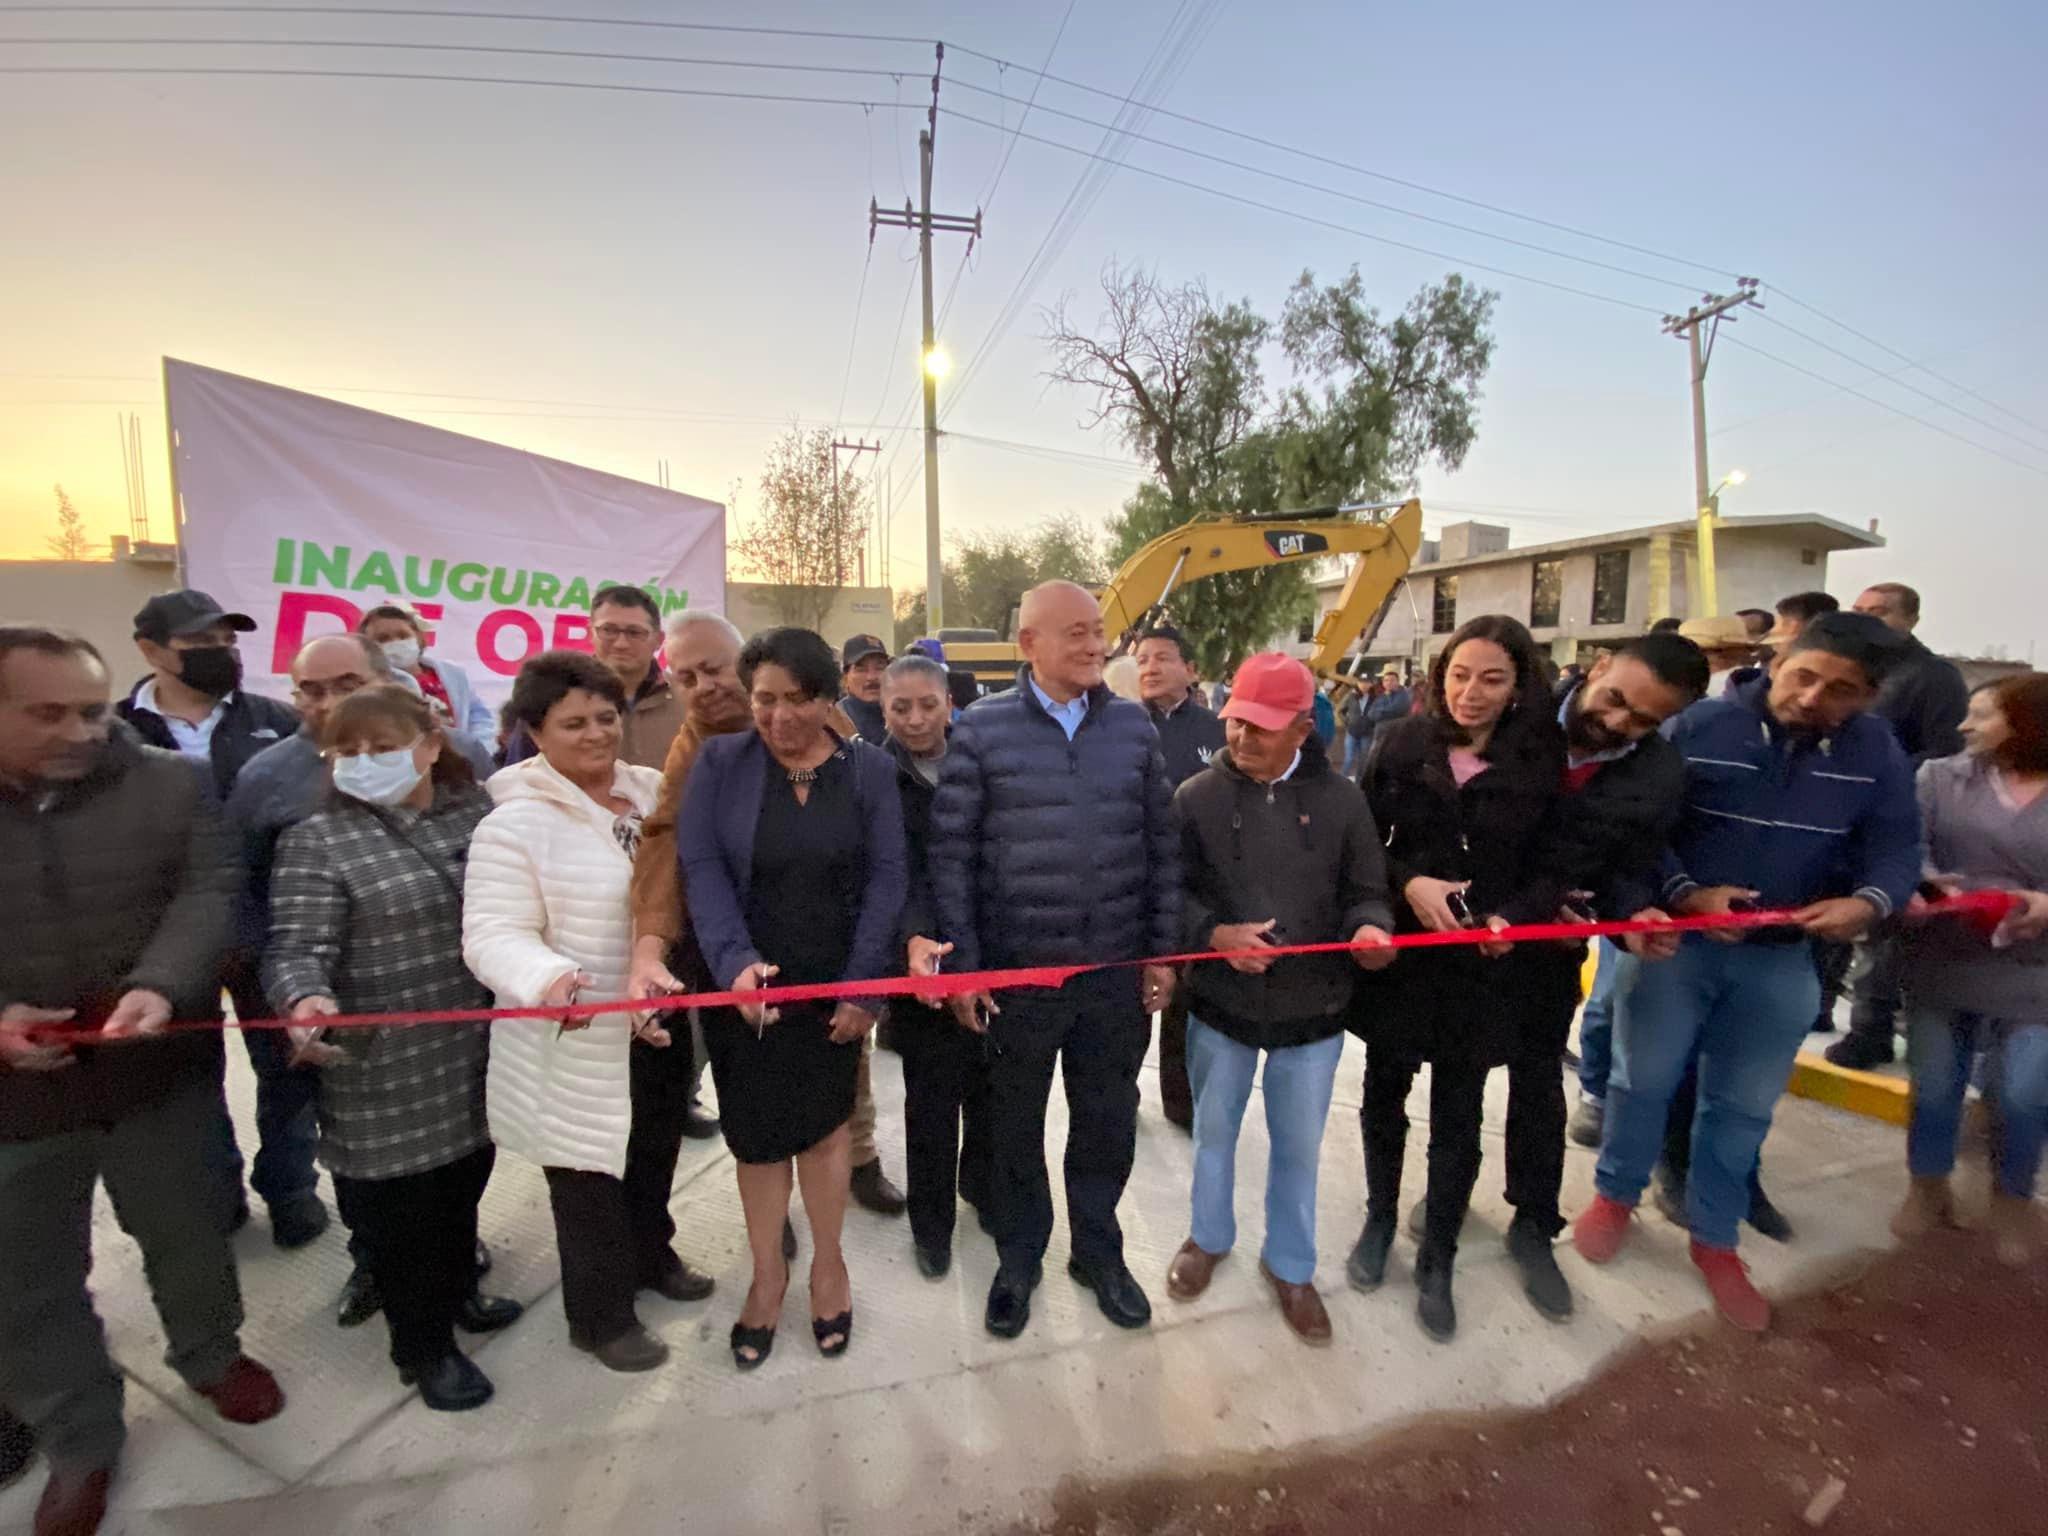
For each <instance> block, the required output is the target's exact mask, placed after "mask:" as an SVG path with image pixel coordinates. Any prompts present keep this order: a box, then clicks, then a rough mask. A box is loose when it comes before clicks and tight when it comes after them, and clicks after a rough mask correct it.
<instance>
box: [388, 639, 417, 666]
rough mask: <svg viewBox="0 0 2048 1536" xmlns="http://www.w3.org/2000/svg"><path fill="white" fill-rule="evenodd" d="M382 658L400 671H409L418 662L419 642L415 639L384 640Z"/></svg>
mask: <svg viewBox="0 0 2048 1536" xmlns="http://www.w3.org/2000/svg"><path fill="white" fill-rule="evenodd" d="M384 659H385V660H387V661H389V662H390V663H391V665H393V666H394V667H396V668H398V670H399V671H401V672H410V671H411V670H412V669H413V668H414V667H416V666H418V665H419V664H420V643H419V641H417V640H386V641H385V642H384Z"/></svg>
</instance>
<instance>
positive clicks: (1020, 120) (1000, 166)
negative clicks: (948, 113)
mask: <svg viewBox="0 0 2048 1536" xmlns="http://www.w3.org/2000/svg"><path fill="white" fill-rule="evenodd" d="M1080 3H1081V0H1067V13H1066V14H1065V15H1064V16H1062V17H1060V24H1059V27H1058V28H1057V29H1056V30H1055V31H1054V32H1053V35H1052V44H1051V46H1050V47H1048V48H1047V49H1046V50H1045V62H1046V64H1048V65H1050V64H1051V63H1052V56H1053V55H1054V54H1056V53H1058V52H1059V51H1060V39H1061V38H1063V37H1065V36H1066V35H1067V23H1068V22H1070V21H1072V20H1073V19H1074V8H1075V7H1076V6H1078V5H1079V4H1080ZM1007 67H1008V66H1007V65H1003V64H998V65H997V66H996V68H997V75H996V78H997V79H998V80H999V81H1000V80H1001V78H1002V74H1001V72H1002V70H1003V69H1005V68H1007ZM953 83H954V84H955V85H965V84H966V83H967V82H966V81H964V80H958V79H956V80H955V81H954V82H953ZM1044 85H1045V71H1044V69H1043V68H1041V69H1040V70H1039V71H1038V79H1037V80H1036V81H1035V82H1034V83H1033V85H1032V87H1031V99H1030V100H1028V101H1026V102H1025V103H1024V110H1023V111H1022V112H1020V113H1018V114H1017V126H1018V127H1019V128H1022V127H1023V126H1024V121H1025V119H1026V118H1028V117H1030V116H1031V109H1032V108H1033V107H1035V106H1037V105H1038V93H1039V91H1040V90H1041V89H1043V88H1044ZM977 89H979V87H977ZM1016 152H1017V141H1016V140H1015V139H1012V140H1010V142H1009V144H1008V145H1007V146H1006V147H1005V148H1004V150H1003V158H1002V159H1001V160H999V161H997V162H996V173H995V175H994V176H992V177H990V178H989V184H988V190H987V191H985V192H983V193H982V194H981V196H980V198H978V199H977V201H978V202H979V203H980V205H981V206H982V207H983V208H987V207H988V205H989V204H990V203H991V202H993V201H994V200H995V195H996V188H997V187H999V186H1001V185H1002V181H1003V172H1005V171H1007V170H1008V169H1009V168H1010V156H1012V155H1013V154H1015V153H1016Z"/></svg>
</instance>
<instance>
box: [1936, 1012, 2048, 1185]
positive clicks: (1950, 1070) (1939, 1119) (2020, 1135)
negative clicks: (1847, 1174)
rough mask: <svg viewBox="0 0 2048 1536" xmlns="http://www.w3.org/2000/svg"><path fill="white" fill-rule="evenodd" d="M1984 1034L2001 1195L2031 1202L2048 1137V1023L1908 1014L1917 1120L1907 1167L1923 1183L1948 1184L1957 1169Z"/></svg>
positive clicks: (1947, 1013) (1972, 1016) (1962, 1015)
mask: <svg viewBox="0 0 2048 1536" xmlns="http://www.w3.org/2000/svg"><path fill="white" fill-rule="evenodd" d="M1980 1031H1981V1043H1982V1044H1983V1046H1984V1048H1985V1051H1986V1058H1987V1065H1988V1066H1990V1067H1991V1072H1990V1073H1988V1074H1987V1075H1989V1076H1991V1078H1992V1082H1991V1083H1990V1085H1989V1086H1990V1088H1991V1091H1992V1092H1993V1093H1995V1094H1996V1096H1997V1099H1998V1125H1999V1133H2000V1134H1999V1138H1998V1142H1999V1144H1998V1147H1997V1150H1996V1154H1995V1155H1996V1158H1997V1163H1998V1192H1999V1193H2000V1194H2003V1195H2018V1196H2019V1197H2020V1198H2022V1199H2031V1198H2033V1194H2034V1180H2035V1176H2036V1175H2037V1174H2038V1172H2039V1171H2040V1167H2041V1146H2042V1140H2043V1137H2044V1135H2048V1024H2042V1023H2035V1022H2032V1021H2026V1022H2021V1021H2019V1020H2014V1019H1980V1018H1979V1017H1978V1016H1977V1015H1976V1014H1973V1013H1958V1012H1954V1011H1952V1010H1949V1009H1944V1008H1921V1007H1913V1008H1910V1009H1908V1011H1907V1016H1906V1050H1907V1057H1908V1059H1909V1060H1910V1061H1911V1062H1912V1064H1913V1119H1912V1123H1911V1124H1910V1125H1909V1126H1908V1127H1907V1130H1906V1166H1907V1168H1908V1169H1909V1170H1910V1171H1911V1173H1912V1175H1913V1177H1914V1178H1916V1179H1932V1178H1942V1177H1944V1176H1946V1175H1947V1174H1948V1173H1949V1172H1951V1171H1952V1170H1953V1169H1954V1168H1955V1165H1956V1133H1957V1130H1958V1129H1959V1127H1960V1125H1961V1122H1962V1109H1963V1090H1964V1088H1965V1087H1966V1086H1968V1084H1969V1080H1970V1063H1971V1059H1972V1057H1973V1056H1974V1055H1975V1054H1976V1047H1977V1045H1978V1044H1979V1043H1980Z"/></svg>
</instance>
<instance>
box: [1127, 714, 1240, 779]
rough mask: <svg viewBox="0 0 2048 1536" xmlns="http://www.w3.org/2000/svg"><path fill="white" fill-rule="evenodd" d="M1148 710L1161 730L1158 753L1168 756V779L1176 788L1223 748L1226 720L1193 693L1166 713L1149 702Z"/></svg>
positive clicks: (1200, 769)
mask: <svg viewBox="0 0 2048 1536" xmlns="http://www.w3.org/2000/svg"><path fill="white" fill-rule="evenodd" d="M1145 713H1146V714H1148V715H1150V716H1151V717H1152V724H1153V725H1154V726H1156V727H1157V728H1158V730H1159V753H1160V756H1162V757H1164V758H1165V759H1166V782H1167V783H1168V784H1171V785H1172V786H1173V787H1174V788H1175V789H1179V788H1180V786H1181V785H1183V784H1185V783H1187V781H1188V780H1189V779H1192V778H1193V777H1194V776H1195V775H1196V774H1198V773H1200V772H1201V771H1202V770H1203V769H1204V768H1206V767H1208V766H1209V760H1210V759H1211V758H1213V757H1214V756H1215V755H1216V754H1217V753H1218V752H1221V751H1222V750H1223V742H1224V735H1223V722H1222V721H1221V720H1219V719H1217V718H1216V713H1215V711H1214V710H1212V709H1210V708H1209V707H1208V706H1207V705H1206V704H1204V703H1202V701H1201V700H1199V699H1197V698H1196V697H1195V696H1194V694H1193V693H1189V695H1188V696H1187V701H1186V702H1185V703H1184V704H1182V705H1181V706H1180V708H1178V709H1176V710H1174V711H1173V712H1172V713H1171V714H1165V713H1162V712H1161V711H1159V710H1158V709H1155V708H1154V707H1153V706H1151V705H1150V704H1147V705H1146V706H1145Z"/></svg>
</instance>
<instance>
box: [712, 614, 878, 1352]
mask: <svg viewBox="0 0 2048 1536" xmlns="http://www.w3.org/2000/svg"><path fill="white" fill-rule="evenodd" d="M739 672H740V681H741V683H742V684H743V685H744V686H745V687H746V689H747V691H748V695H749V697H750V699H751V700H752V704H753V711H754V729H753V730H751V731H746V732H742V733H739V734H737V735H732V736H720V737H714V738H713V739H711V740H709V741H707V742H705V743H704V745H703V747H702V749H701V751H700V753H699V756H698V759H697V763H696V766H695V768H694V769H693V770H692V772H691V774H690V782H689V787H688V789H687V790H686V791H685V792H684V797H683V805H682V809H681V812H680V813H679V815H678V818H677V822H676V852H677V858H678V860H679V862H680V863H681V865H682V873H683V880H684V885H685V890H686V894H687V907H688V911H689V920H690V924H691V927H692V929H693V930H694V933H695V936H696V939H697V942H698V946H699V947H700V949H701V950H702V952H703V955H704V959H705V962H706V964H707V965H708V966H709V967H710V969H711V975H712V979H713V981H714V983H715V984H716V985H718V986H720V987H722V988H725V989H728V990H732V991H743V992H744V991H754V990H757V989H759V988H761V987H764V986H770V985H774V984H777V983H779V984H781V985H784V986H792V985H798V984H802V983H812V982H837V981H856V980H869V979H873V978H875V977H879V976H886V975H890V974H892V973H893V972H894V970H895V969H896V960H897V952H896V942H895V941H896V926H897V921H898V918H899V917H900V915H901V913H902V910H903V902H904V897H905V895H906V894H907V889H908V875H907V872H906V857H905V852H904V841H903V807H902V801H901V798H900V795H899V792H898V790H897V787H896V767H895V764H894V763H892V762H891V761H890V759H889V757H888V755H887V754H886V753H884V752H881V751H879V750H878V749H876V748H874V747H870V746H868V745H867V744H866V743H865V742H861V741H857V740H848V739H846V738H843V737H841V736H839V735H837V734H835V733H834V732H833V731H832V730H831V729H830V728H829V726H828V725H827V720H828V717H829V716H830V715H831V713H832V707H833V700H834V698H835V696H836V695H837V693H838V689H839V666H838V661H837V658H836V657H834V655H833V654H832V648H831V647H830V646H828V645H827V644H826V643H825V642H824V641H823V640H822V639H820V638H819V637H818V636H817V635H815V634H813V633H812V632H811V631H809V630H807V629H772V630H769V631H768V632H767V633H765V634H762V635H758V636H756V637H755V638H754V639H752V640H750V641H749V642H748V643H747V646H746V648H745V649H744V650H742V651H741V652H740V665H739ZM874 1022H875V1006H874V1005H873V1004H871V1003H865V1002H864V1003H860V1004H856V1003H854V1002H841V1003H839V1004H837V1005H836V1006H835V1005H832V1004H827V1003H807V1004H790V1005H787V1006H783V1007H781V1008H772V1007H770V1008H760V1007H756V1008H738V1009H733V1008H722V1009H708V1010H706V1012H705V1014H704V1044H705V1049H706V1051H707V1053H708V1054H709V1056H710V1058H711V1071H712V1076H713V1079H714V1081H715V1082H716V1083H717V1085H718V1112H719V1123H720V1126H721V1127H722V1128H723V1130H724V1132H725V1140H726V1145H727V1146H728V1147H730V1148H731V1149H732V1154H733V1157H734V1159H735V1160H736V1162H737V1164H738V1173H739V1186H740V1203H741V1204H742V1205H743V1206H744V1207H745V1209H746V1216H747V1241H748V1244H749V1246H750V1247H751V1248H752V1250H753V1259H754V1279H753V1286H752V1288H751V1289H750V1290H749V1291H748V1292H747V1301H746V1305H745V1306H744V1307H743V1308H742V1309H741V1311H740V1316H739V1321H738V1322H736V1323H735V1324H734V1325H733V1330H732V1352H733V1360H734V1362H735V1363H736V1364H737V1365H738V1366H739V1367H740V1369H742V1370H751V1369H753V1368H754V1367H755V1366H758V1365H759V1364H760V1363H761V1362H762V1361H763V1360H765V1359H767V1358H768V1351H769V1350H770V1348H771V1347H772V1346H773V1344H774V1340H775V1326H776V1322H777V1320H778V1319H779V1318H780V1316H781V1313H782V1300H783V1296H784V1294H785V1293H786V1291H787V1290H788V1287H789V1264H788V1261H787V1260H786V1259H784V1258H783V1248H782V1230H783V1223H784V1221H785V1220H786V1219H787V1217H788V1214H789V1196H790V1189H791V1185H792V1182H793V1181H792V1165H794V1182H795V1183H797V1184H801V1185H802V1187H803V1196H804V1210H805V1211H806V1212H807V1213H808V1214H809V1216H810V1220H811V1239H812V1250H813V1251H812V1259H811V1328H812V1333H813V1335H814V1336H815V1337H816V1339H817V1342H818V1349H819V1351H820V1353H822V1354H825V1355H828V1356H831V1355H839V1354H843V1353H844V1352H845V1349H846V1346H847V1343H848V1341H849V1340H850V1339H851V1337H852V1333H853V1301H852V1280H851V1277H850V1276H849V1275H848V1274H847V1271H846V1260H845V1258H844V1256H843V1255H842V1253H841V1252H840V1246H839V1235H840V1228H841V1225H842V1224H843V1222H844V1219H845V1215H846V1200H847V1185H848V1176H849V1172H850V1168H849V1158H848V1136H847V1124H846V1122H847V1119H848V1117H849V1116H850V1115H851V1114H852V1112H853V1097H854V1082H855V1077H856V1075H857V1073H858V1071H859V1069H860V1056H861V1042H862V1040H863V1038H864V1037H865V1036H866V1034H867V1032H868V1030H869V1029H871V1028H872V1027H873V1026H874Z"/></svg>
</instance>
